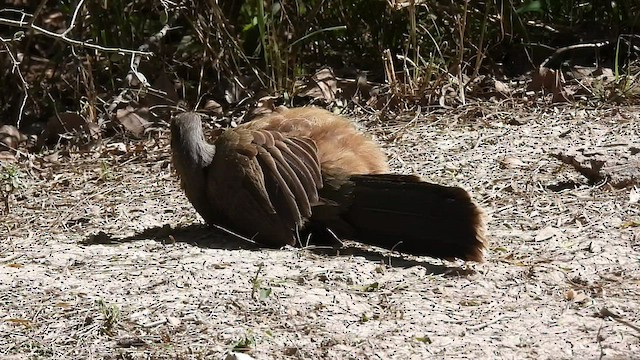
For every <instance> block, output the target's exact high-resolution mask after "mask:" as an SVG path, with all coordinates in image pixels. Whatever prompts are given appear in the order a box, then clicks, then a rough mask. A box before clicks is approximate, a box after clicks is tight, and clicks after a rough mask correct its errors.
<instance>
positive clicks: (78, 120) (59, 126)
mask: <svg viewBox="0 0 640 360" xmlns="http://www.w3.org/2000/svg"><path fill="white" fill-rule="evenodd" d="M72 133H76V134H78V135H80V136H87V137H89V138H90V139H91V140H98V139H100V126H98V124H96V123H93V122H90V121H87V120H86V119H85V118H84V117H82V116H81V115H80V114H77V113H72V112H65V113H58V114H56V115H54V116H52V117H50V118H49V120H48V121H47V127H46V129H45V130H44V132H43V133H42V136H40V137H39V138H38V144H37V147H42V146H43V145H44V144H45V143H46V142H48V141H55V140H57V139H58V137H59V136H60V135H63V134H72Z"/></svg>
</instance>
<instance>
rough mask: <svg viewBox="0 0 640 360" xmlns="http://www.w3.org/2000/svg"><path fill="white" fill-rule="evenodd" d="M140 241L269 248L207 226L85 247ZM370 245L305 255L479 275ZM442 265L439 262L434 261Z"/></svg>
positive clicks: (91, 240) (316, 249) (94, 241)
mask: <svg viewBox="0 0 640 360" xmlns="http://www.w3.org/2000/svg"><path fill="white" fill-rule="evenodd" d="M138 240H155V241H158V242H161V243H163V244H172V243H177V242H180V243H187V244H192V245H195V246H199V247H203V248H208V249H222V250H241V249H242V250H262V249H268V248H269V247H266V246H261V245H260V244H254V243H251V242H249V241H247V240H244V239H242V238H239V237H236V236H233V235H230V234H227V233H224V232H222V231H220V230H216V229H212V228H210V227H208V226H205V225H199V224H194V225H189V226H185V227H180V228H176V229H174V228H172V227H171V226H169V225H165V226H162V227H152V228H148V229H145V230H143V231H141V232H139V233H137V234H135V235H132V236H127V237H114V236H112V235H110V234H107V233H105V232H102V231H101V232H99V233H97V234H93V235H90V236H88V237H87V238H86V239H84V240H83V241H82V242H81V244H82V245H98V244H102V245H114V244H121V243H126V242H132V241H138ZM367 246H368V245H366V244H360V243H356V242H351V241H348V242H345V243H344V244H343V245H342V246H341V245H339V244H338V243H336V245H335V246H331V245H327V246H313V245H312V246H307V247H305V248H302V250H304V251H309V252H312V253H314V254H316V255H321V256H326V257H339V256H361V257H363V258H365V259H367V260H369V261H372V262H377V263H382V264H385V265H388V266H391V267H396V268H403V269H406V268H410V267H413V266H422V267H424V268H425V269H426V270H427V273H429V274H434V275H445V276H469V275H473V274H475V273H476V272H475V271H474V270H473V269H470V268H465V267H460V266H447V265H446V264H445V263H441V264H436V263H431V262H426V261H419V260H414V259H410V258H408V257H403V256H401V255H391V254H384V253H382V252H381V251H384V250H383V249H381V251H376V250H375V249H373V248H372V249H366V248H364V247H367ZM434 261H436V262H438V260H434Z"/></svg>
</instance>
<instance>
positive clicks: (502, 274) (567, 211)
mask: <svg viewBox="0 0 640 360" xmlns="http://www.w3.org/2000/svg"><path fill="white" fill-rule="evenodd" d="M515 123H520V124H518V125H516V124H515ZM365 126H366V128H367V130H368V131H369V132H371V133H373V134H375V135H376V136H377V138H378V139H379V140H380V141H381V143H383V145H384V146H385V149H386V150H387V151H388V153H389V155H390V158H391V161H392V164H393V167H394V168H395V169H396V170H397V171H399V172H402V173H419V174H421V175H424V176H425V178H426V179H428V180H430V181H434V182H438V183H443V184H455V185H460V186H462V187H464V188H466V189H467V190H469V191H470V192H471V193H472V194H473V197H474V199H476V201H477V202H478V203H479V204H480V205H481V206H482V207H483V208H484V209H485V210H486V212H487V213H488V219H489V222H488V238H489V242H490V246H489V249H488V251H487V254H486V262H485V263H483V264H463V263H462V262H456V263H452V262H442V261H437V260H432V259H428V258H410V257H404V258H402V257H399V255H398V254H395V255H393V256H389V255H390V254H389V253H388V252H386V251H382V250H380V251H375V249H366V248H358V247H355V246H351V247H350V248H348V249H345V250H342V251H340V254H339V255H336V253H335V251H331V250H322V249H316V250H310V249H306V250H301V249H283V250H268V249H259V248H253V247H252V246H250V245H249V244H245V243H243V242H241V241H238V240H235V239H231V238H229V237H228V236H219V235H216V234H215V233H212V232H211V231H209V230H207V229H206V228H204V227H203V226H202V225H201V219H200V218H199V217H198V216H197V215H196V214H195V212H194V210H193V209H192V208H191V206H190V205H189V203H188V202H187V200H186V198H185V197H184V195H183V194H182V193H181V192H180V190H179V189H178V185H177V182H176V180H175V177H174V175H173V174H172V172H171V168H170V165H169V156H168V146H167V141H166V138H167V135H168V134H166V133H164V134H161V135H160V137H159V138H160V140H159V141H155V140H147V141H145V142H144V143H142V144H140V142H135V141H128V142H127V143H128V144H129V149H128V151H127V152H126V153H121V152H118V151H114V150H113V149H114V148H115V145H109V144H110V143H112V144H113V143H115V142H117V141H118V140H115V139H110V140H107V141H105V144H104V145H101V147H100V148H98V149H96V150H95V151H93V152H89V153H84V154H72V156H71V157H70V156H69V155H68V154H67V155H65V154H61V156H60V159H59V161H60V163H59V164H55V163H52V162H47V161H42V159H43V156H42V155H37V156H35V157H33V156H31V159H30V160H29V159H27V158H26V157H24V156H23V157H22V158H21V161H20V163H19V164H18V165H17V166H18V168H19V170H20V178H19V179H20V185H21V186H22V187H21V188H19V189H18V190H16V191H15V192H14V194H13V195H12V196H11V197H10V199H9V200H10V201H9V202H10V205H11V208H10V213H9V214H5V215H1V216H2V224H0V241H1V242H0V358H2V359H49V358H50V359H92V358H95V359H174V358H177V359H220V358H223V356H224V354H225V353H226V352H227V351H229V350H230V349H232V348H233V347H234V346H236V345H239V344H240V343H242V342H245V343H246V344H247V345H248V346H249V349H248V350H249V352H248V353H249V354H250V355H251V356H253V357H255V358H257V359H283V358H286V359H319V358H327V359H334V358H335V359H391V358H394V359H456V358H471V359H485V358H487V359H489V358H491V359H493V358H506V359H527V358H528V359H598V358H602V359H633V358H640V329H639V328H638V326H640V227H638V225H639V224H640V205H639V204H638V202H637V198H634V196H635V195H634V194H635V193H634V191H636V192H637V191H638V189H634V188H633V186H630V187H627V188H624V189H613V188H611V187H610V186H608V185H607V184H604V183H601V184H589V183H588V182H587V181H586V179H584V178H583V177H582V176H581V175H579V174H578V173H577V172H576V171H575V169H573V168H571V167H570V166H568V165H563V164H561V163H560V161H559V160H557V159H555V158H553V157H552V156H550V153H552V152H553V151H556V150H557V149H563V148H566V147H571V146H590V145H602V144H608V143H612V144H613V143H618V142H623V143H632V142H637V141H638V139H640V111H639V109H637V108H620V109H617V108H613V109H602V110H585V109H584V107H580V108H578V107H576V108H571V107H557V108H551V109H546V110H538V109H534V108H524V107H513V108H510V109H508V110H503V108H502V107H501V106H500V105H482V106H469V107H466V108H462V109H459V110H457V111H449V112H440V113H430V114H426V115H425V114H423V115H420V116H417V117H415V118H413V117H412V116H407V117H406V118H403V119H399V120H398V121H387V122H385V123H380V122H375V121H366V125H365ZM140 145H144V146H140ZM108 149H111V151H109V150H108ZM634 199H635V201H634ZM390 226H393V224H390ZM144 229H150V230H148V231H146V232H143V230H144ZM100 232H102V233H100ZM269 291H270V293H269Z"/></svg>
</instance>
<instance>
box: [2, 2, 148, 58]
mask: <svg viewBox="0 0 640 360" xmlns="http://www.w3.org/2000/svg"><path fill="white" fill-rule="evenodd" d="M79 5H82V1H81V2H80V4H79ZM8 10H12V9H4V11H8ZM77 10H78V9H76V12H74V18H73V20H75V16H76V15H77ZM20 13H22V15H23V16H22V19H20V20H11V19H3V18H0V25H7V26H13V27H19V28H23V29H31V30H33V31H34V32H35V33H37V34H42V35H45V36H48V37H51V38H54V39H58V40H61V41H63V42H65V43H67V44H70V45H75V46H82V47H84V48H88V49H94V50H99V51H104V52H117V53H122V54H131V55H142V56H153V53H152V52H150V51H138V50H130V49H122V48H113V47H107V46H101V45H96V44H92V43H88V42H86V41H81V40H76V39H71V38H69V37H67V36H66V34H67V32H68V31H67V30H69V29H70V28H71V27H73V20H72V26H71V27H70V28H69V29H67V30H65V31H64V32H63V33H62V34H57V33H55V32H53V31H49V30H47V29H45V28H42V27H40V26H38V25H35V24H32V23H31V22H32V21H25V18H27V17H30V18H33V17H32V16H31V15H29V14H25V13H24V12H22V11H20Z"/></svg>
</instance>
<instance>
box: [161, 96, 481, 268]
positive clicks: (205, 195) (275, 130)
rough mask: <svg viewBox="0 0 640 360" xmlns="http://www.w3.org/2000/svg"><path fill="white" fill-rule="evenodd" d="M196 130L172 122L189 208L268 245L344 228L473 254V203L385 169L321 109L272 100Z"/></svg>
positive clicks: (192, 120) (184, 121) (477, 214)
mask: <svg viewBox="0 0 640 360" xmlns="http://www.w3.org/2000/svg"><path fill="white" fill-rule="evenodd" d="M212 141H213V143H209V142H207V141H206V140H205V136H204V133H203V130H202V122H201V119H200V116H199V115H198V114H196V113H183V114H180V115H177V116H175V117H174V118H173V120H172V122H171V149H172V160H173V164H174V167H175V169H176V171H177V173H178V175H179V176H180V181H181V185H182V188H183V189H184V191H185V193H186V195H187V198H188V199H189V201H190V202H191V204H193V206H194V207H195V209H196V210H197V211H198V213H199V214H200V215H201V216H202V217H203V218H204V220H205V221H206V222H207V223H209V224H216V225H219V226H222V227H225V228H227V229H229V230H232V231H234V232H236V233H239V234H241V235H243V236H246V237H248V238H251V239H254V240H255V241H257V242H260V243H263V244H265V245H269V246H276V247H280V246H284V245H296V243H300V242H301V241H300V239H306V236H311V239H312V240H313V239H325V240H326V237H327V236H329V237H331V236H337V237H339V238H347V239H351V240H356V241H359V242H362V243H366V244H371V245H377V246H380V247H384V248H387V249H394V250H397V251H401V252H405V253H408V254H414V255H428V256H432V257H438V258H447V259H448V258H460V259H464V260H473V261H482V257H483V249H484V247H485V239H484V233H483V231H484V226H483V221H482V213H481V211H480V209H479V208H478V207H476V205H475V204H474V203H473V202H472V201H471V198H470V197H469V194H467V192H466V191H464V190H463V189H461V188H458V187H448V186H442V185H436V184H431V183H428V182H424V181H422V180H421V179H420V178H419V177H417V176H413V175H394V174H390V173H389V166H388V164H387V158H386V156H385V155H384V153H383V152H382V150H381V149H380V147H379V146H378V145H377V144H376V143H375V142H374V141H372V140H371V139H369V138H368V137H366V136H365V135H363V134H362V133H360V132H359V131H358V130H357V129H356V128H355V127H354V125H353V124H352V123H351V122H350V121H349V120H347V119H345V118H343V117H340V116H337V115H334V114H332V113H330V112H328V111H326V110H322V109H318V108H313V107H306V108H294V109H281V110H278V111H277V112H274V113H272V114H269V115H266V116H264V117H261V118H259V119H256V120H253V121H251V122H247V123H244V124H242V125H240V126H238V127H236V128H234V129H228V130H223V131H220V132H219V133H218V134H216V135H215V136H213V139H212Z"/></svg>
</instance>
